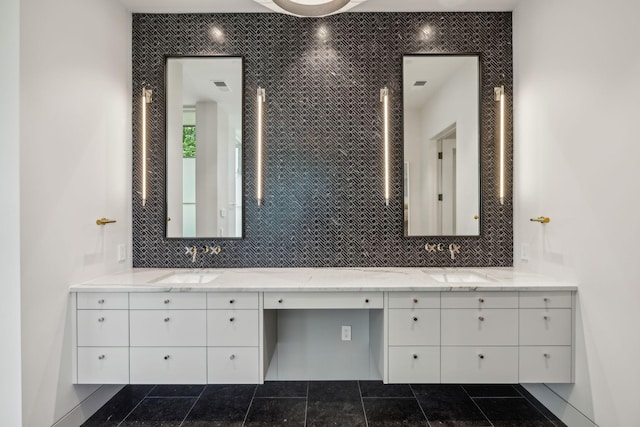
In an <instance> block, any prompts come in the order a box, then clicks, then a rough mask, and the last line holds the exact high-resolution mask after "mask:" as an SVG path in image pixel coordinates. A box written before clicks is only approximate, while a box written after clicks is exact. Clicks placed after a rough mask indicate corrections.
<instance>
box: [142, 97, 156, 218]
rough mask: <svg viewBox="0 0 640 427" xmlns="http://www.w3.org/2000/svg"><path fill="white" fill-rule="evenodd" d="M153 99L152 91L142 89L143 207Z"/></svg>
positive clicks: (145, 194)
mask: <svg viewBox="0 0 640 427" xmlns="http://www.w3.org/2000/svg"><path fill="white" fill-rule="evenodd" d="M152 97H153V91H152V90H151V89H147V88H142V191H141V195H142V206H144V205H145V204H146V203H147V104H150V103H151V101H152Z"/></svg>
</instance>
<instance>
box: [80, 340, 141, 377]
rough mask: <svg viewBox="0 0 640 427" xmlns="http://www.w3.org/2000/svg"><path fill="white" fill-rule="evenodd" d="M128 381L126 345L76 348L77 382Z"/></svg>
mask: <svg viewBox="0 0 640 427" xmlns="http://www.w3.org/2000/svg"><path fill="white" fill-rule="evenodd" d="M128 383H129V348H128V347H79V348H78V384H128Z"/></svg>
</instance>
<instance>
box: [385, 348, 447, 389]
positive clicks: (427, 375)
mask: <svg viewBox="0 0 640 427" xmlns="http://www.w3.org/2000/svg"><path fill="white" fill-rule="evenodd" d="M389 382H391V383H439V382H440V347H423V346H418V347H389Z"/></svg>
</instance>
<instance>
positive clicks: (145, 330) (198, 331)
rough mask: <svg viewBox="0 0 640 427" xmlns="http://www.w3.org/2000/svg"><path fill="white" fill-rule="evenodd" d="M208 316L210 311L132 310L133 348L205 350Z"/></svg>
mask: <svg viewBox="0 0 640 427" xmlns="http://www.w3.org/2000/svg"><path fill="white" fill-rule="evenodd" d="M206 316H207V315H206V310H131V312H130V320H131V346H132V347H154V346H155V347H166V346H176V347H186V346H191V347H197V346H203V347H204V346H206V345H207V333H206V328H207V320H206Z"/></svg>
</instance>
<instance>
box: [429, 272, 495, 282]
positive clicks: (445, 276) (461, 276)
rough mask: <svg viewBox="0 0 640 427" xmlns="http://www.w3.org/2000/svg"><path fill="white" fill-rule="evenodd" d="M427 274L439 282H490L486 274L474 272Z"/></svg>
mask: <svg viewBox="0 0 640 427" xmlns="http://www.w3.org/2000/svg"><path fill="white" fill-rule="evenodd" d="M428 274H429V276H430V277H431V278H432V279H434V280H436V281H437V282H441V283H486V282H491V281H492V280H491V279H489V278H488V277H487V276H481V275H479V274H475V273H440V274H434V273H428Z"/></svg>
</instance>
